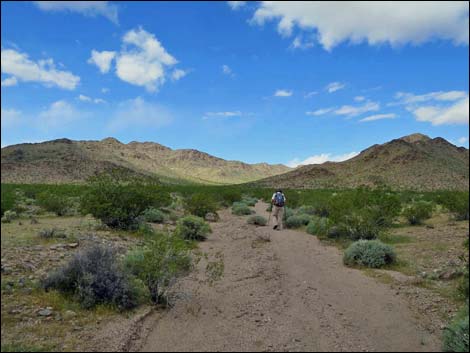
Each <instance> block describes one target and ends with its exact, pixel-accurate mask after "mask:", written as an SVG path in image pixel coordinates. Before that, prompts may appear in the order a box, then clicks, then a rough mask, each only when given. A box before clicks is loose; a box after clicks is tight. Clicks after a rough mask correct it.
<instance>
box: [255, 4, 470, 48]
mask: <svg viewBox="0 0 470 353" xmlns="http://www.w3.org/2000/svg"><path fill="white" fill-rule="evenodd" d="M468 11H469V10H468V2H466V1H429V2H420V1H408V2H392V1H388V2H368V1H354V2H353V1H351V2H339V1H338V2H328V1H311V2H307V1H299V2H290V1H263V2H261V3H260V5H259V7H258V8H257V10H256V11H255V13H254V15H253V17H252V22H253V23H256V24H259V25H263V24H264V23H265V22H267V21H277V22H278V31H279V33H280V34H281V35H283V36H291V35H292V33H293V31H294V28H296V27H298V28H299V29H300V30H304V31H314V32H316V33H317V37H318V41H319V42H320V44H321V45H322V46H323V47H324V48H325V49H326V50H332V49H333V48H334V47H335V46H337V45H339V44H340V43H342V42H350V43H352V44H359V43H363V42H366V43H368V44H369V45H378V44H382V43H389V44H390V45H392V46H397V45H403V44H407V43H411V44H421V43H425V42H427V41H431V40H434V39H444V40H451V41H452V42H454V44H456V45H459V44H468V41H469V20H468Z"/></svg>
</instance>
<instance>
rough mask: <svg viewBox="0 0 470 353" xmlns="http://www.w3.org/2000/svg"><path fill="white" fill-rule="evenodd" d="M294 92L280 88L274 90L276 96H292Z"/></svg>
mask: <svg viewBox="0 0 470 353" xmlns="http://www.w3.org/2000/svg"><path fill="white" fill-rule="evenodd" d="M292 94H293V92H292V90H286V89H278V90H277V91H276V92H274V97H290V96H292Z"/></svg>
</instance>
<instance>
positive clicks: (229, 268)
mask: <svg viewBox="0 0 470 353" xmlns="http://www.w3.org/2000/svg"><path fill="white" fill-rule="evenodd" d="M255 209H256V212H257V214H260V215H263V216H266V217H267V216H268V215H267V213H266V211H265V209H266V204H262V203H258V204H257V205H256V208H255ZM212 228H213V233H212V234H211V236H210V237H209V239H208V240H207V241H206V242H204V243H201V250H203V251H204V252H206V253H207V254H208V255H209V260H211V258H213V257H214V256H215V255H216V254H223V258H224V265H225V269H224V276H223V277H222V278H221V279H220V280H219V281H217V282H215V283H213V284H211V283H210V282H208V281H207V277H206V273H205V271H204V263H200V265H199V271H196V272H195V273H194V274H193V275H191V276H190V277H187V278H185V279H183V280H182V281H180V282H179V284H178V287H177V288H176V290H177V293H178V296H177V299H176V300H175V304H174V307H173V308H172V309H171V310H168V311H166V312H165V313H164V314H161V313H156V314H154V315H151V316H149V317H148V318H147V319H146V321H145V323H144V324H143V326H142V328H141V333H140V335H141V337H143V338H142V340H140V341H136V342H134V345H133V346H131V347H130V349H131V350H141V351H149V352H150V351H439V350H440V340H439V337H438V336H433V335H431V334H430V333H429V332H427V331H426V330H424V329H423V328H422V327H421V326H420V324H419V322H418V319H417V318H415V317H414V315H413V314H412V311H411V310H410V309H409V307H408V304H407V302H405V301H404V299H403V298H401V297H399V296H397V295H396V294H395V292H394V291H392V290H391V289H390V287H389V286H387V285H386V284H382V283H379V282H377V281H376V280H374V279H373V278H370V277H367V276H366V275H364V274H363V273H362V272H361V271H359V270H354V269H349V268H347V267H345V266H344V265H343V264H342V256H341V253H340V252H339V251H338V250H337V249H336V248H333V247H328V246H325V245H323V244H321V243H320V242H319V241H318V240H317V239H316V237H314V236H311V235H309V234H306V233H302V232H296V231H292V230H283V231H274V230H272V228H271V227H256V226H252V225H248V224H246V217H237V216H233V215H231V214H230V211H229V210H226V211H223V212H221V220H220V221H219V222H218V223H215V224H212ZM267 237H270V239H271V241H270V242H266V241H263V238H267Z"/></svg>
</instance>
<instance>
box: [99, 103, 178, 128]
mask: <svg viewBox="0 0 470 353" xmlns="http://www.w3.org/2000/svg"><path fill="white" fill-rule="evenodd" d="M171 121H172V115H171V113H170V112H169V111H168V110H167V109H165V108H164V107H163V106H161V105H158V104H155V103H151V102H147V101H145V100H144V99H142V98H141V97H137V98H135V99H130V100H127V101H124V102H122V103H120V104H119V106H118V108H117V110H116V111H115V112H114V114H113V116H112V119H111V120H110V121H109V122H108V125H107V129H108V130H109V131H110V132H112V133H114V132H118V131H122V130H126V131H127V130H132V129H138V128H147V129H154V128H159V127H162V126H165V125H168V124H169V123H170V122H171Z"/></svg>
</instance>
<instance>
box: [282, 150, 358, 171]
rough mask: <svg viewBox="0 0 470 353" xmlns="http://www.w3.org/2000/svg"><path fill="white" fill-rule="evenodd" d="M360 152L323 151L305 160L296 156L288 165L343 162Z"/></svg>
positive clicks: (294, 166)
mask: <svg viewBox="0 0 470 353" xmlns="http://www.w3.org/2000/svg"><path fill="white" fill-rule="evenodd" d="M358 154H359V153H358V152H350V153H345V154H340V155H334V154H331V153H322V154H317V155H314V156H311V157H308V158H306V159H304V160H300V159H299V158H294V159H293V160H291V161H289V162H288V163H287V166H288V167H291V168H296V167H298V166H300V165H308V164H322V163H325V162H343V161H346V160H348V159H351V158H353V157H356V156H357V155H358Z"/></svg>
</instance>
